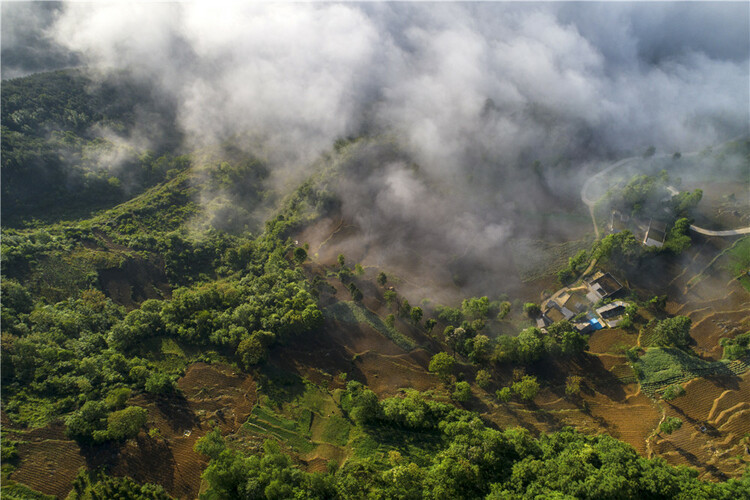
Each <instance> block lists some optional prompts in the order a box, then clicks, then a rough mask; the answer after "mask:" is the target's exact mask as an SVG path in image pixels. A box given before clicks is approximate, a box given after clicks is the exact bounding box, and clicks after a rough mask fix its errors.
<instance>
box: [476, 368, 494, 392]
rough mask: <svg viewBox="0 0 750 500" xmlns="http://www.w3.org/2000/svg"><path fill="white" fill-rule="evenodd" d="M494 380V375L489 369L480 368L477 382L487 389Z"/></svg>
mask: <svg viewBox="0 0 750 500" xmlns="http://www.w3.org/2000/svg"><path fill="white" fill-rule="evenodd" d="M491 382H492V375H490V372H488V371H487V370H478V371H477V376H476V383H477V385H478V386H479V387H481V388H482V389H486V388H487V387H489V386H490V383H491Z"/></svg>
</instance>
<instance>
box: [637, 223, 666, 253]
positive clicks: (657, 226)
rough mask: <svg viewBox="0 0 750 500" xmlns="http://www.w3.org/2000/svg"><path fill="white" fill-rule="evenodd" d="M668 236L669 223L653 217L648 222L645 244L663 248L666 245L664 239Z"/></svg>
mask: <svg viewBox="0 0 750 500" xmlns="http://www.w3.org/2000/svg"><path fill="white" fill-rule="evenodd" d="M666 238H667V225H666V224H664V223H663V222H659V221H656V220H654V219H651V220H650V221H649V223H648V229H647V230H646V235H645V236H644V237H643V244H644V245H645V246H647V247H656V248H661V247H663V246H664V240H665V239H666Z"/></svg>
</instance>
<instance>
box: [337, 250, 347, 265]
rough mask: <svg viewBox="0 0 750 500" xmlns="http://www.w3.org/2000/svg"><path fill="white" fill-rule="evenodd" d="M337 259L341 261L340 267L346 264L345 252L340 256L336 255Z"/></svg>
mask: <svg viewBox="0 0 750 500" xmlns="http://www.w3.org/2000/svg"><path fill="white" fill-rule="evenodd" d="M336 261H337V262H338V263H339V267H344V266H345V265H346V257H344V254H343V253H340V254H339V255H338V257H336Z"/></svg>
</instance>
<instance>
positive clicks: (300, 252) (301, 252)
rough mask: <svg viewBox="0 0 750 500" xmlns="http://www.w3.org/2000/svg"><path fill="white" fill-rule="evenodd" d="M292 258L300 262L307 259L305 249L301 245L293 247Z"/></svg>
mask: <svg viewBox="0 0 750 500" xmlns="http://www.w3.org/2000/svg"><path fill="white" fill-rule="evenodd" d="M294 260H296V261H297V262H298V263H300V264H302V263H303V262H305V261H306V260H307V250H305V249H304V248H303V247H297V248H295V249H294Z"/></svg>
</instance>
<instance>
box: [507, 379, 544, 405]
mask: <svg viewBox="0 0 750 500" xmlns="http://www.w3.org/2000/svg"><path fill="white" fill-rule="evenodd" d="M511 389H512V390H513V393H514V394H517V395H518V396H519V397H520V398H521V399H523V400H526V401H531V400H532V399H534V398H535V397H536V395H537V393H538V392H539V382H537V380H536V377H534V376H531V375H524V376H523V378H521V380H519V381H518V382H516V383H515V384H513V385H512V386H511Z"/></svg>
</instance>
